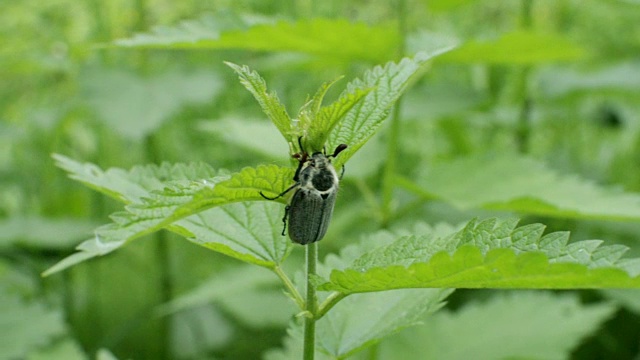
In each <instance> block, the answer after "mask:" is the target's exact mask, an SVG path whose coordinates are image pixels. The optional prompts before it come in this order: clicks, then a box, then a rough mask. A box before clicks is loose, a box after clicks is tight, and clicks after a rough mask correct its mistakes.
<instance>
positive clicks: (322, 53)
mask: <svg viewBox="0 0 640 360" xmlns="http://www.w3.org/2000/svg"><path fill="white" fill-rule="evenodd" d="M224 15H225V16H226V17H229V18H231V19H232V21H228V20H226V19H225V16H215V17H204V18H201V19H197V20H190V21H184V22H182V23H180V24H178V25H176V26H174V27H158V28H154V29H153V30H152V31H151V33H148V34H137V35H134V36H133V37H131V38H129V39H121V40H117V41H115V42H114V44H115V45H116V46H125V47H139V48H165V49H244V50H253V51H274V52H275V51H280V52H283V51H287V52H296V53H304V54H311V55H313V56H317V57H322V58H324V59H332V60H333V59H335V60H340V61H349V62H352V61H354V60H363V61H370V62H374V63H379V62H382V61H385V60H387V59H388V58H389V54H394V53H396V51H397V44H398V41H399V35H398V31H397V28H396V27H395V26H391V25H379V26H371V25H368V24H365V23H362V22H355V23H354V22H350V21H348V20H346V19H322V18H314V19H303V20H298V21H295V22H290V21H276V19H265V18H258V19H257V18H256V17H255V16H254V17H249V16H242V15H235V14H230V15H229V14H224ZM344 34H348V36H345V35H344ZM371 39H375V41H371ZM362 44H367V46H362ZM325 63H326V62H325ZM325 66H326V65H325Z"/></svg>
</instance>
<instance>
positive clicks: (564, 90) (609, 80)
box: [538, 61, 640, 98]
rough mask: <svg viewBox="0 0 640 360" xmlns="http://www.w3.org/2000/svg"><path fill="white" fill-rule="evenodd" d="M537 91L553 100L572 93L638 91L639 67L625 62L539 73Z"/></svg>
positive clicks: (554, 69)
mask: <svg viewBox="0 0 640 360" xmlns="http://www.w3.org/2000/svg"><path fill="white" fill-rule="evenodd" d="M538 78H539V80H538V81H539V85H538V89H539V91H540V93H541V94H542V95H545V96H548V97H551V98H555V97H561V96H567V95H571V94H575V93H588V94H593V93H595V92H604V91H607V92H613V93H617V92H627V93H631V94H634V95H635V94H637V93H638V91H640V66H638V63H637V62H632V61H625V62H621V63H614V64H610V65H608V66H602V67H598V68H595V69H594V68H591V67H589V68H587V69H582V68H579V69H576V68H575V66H572V67H568V66H564V67H560V66H556V67H550V68H545V69H541V71H540V74H539V75H538Z"/></svg>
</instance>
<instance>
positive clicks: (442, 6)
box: [423, 0, 478, 11]
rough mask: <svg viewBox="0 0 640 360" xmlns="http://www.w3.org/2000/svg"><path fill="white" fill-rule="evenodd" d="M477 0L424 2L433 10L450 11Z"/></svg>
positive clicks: (433, 0)
mask: <svg viewBox="0 0 640 360" xmlns="http://www.w3.org/2000/svg"><path fill="white" fill-rule="evenodd" d="M476 1H478V0H425V1H423V2H424V3H426V4H427V7H428V8H429V10H431V11H449V10H453V9H455V8H457V7H460V6H464V5H468V4H470V3H473V2H476Z"/></svg>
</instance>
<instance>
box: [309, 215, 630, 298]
mask: <svg viewBox="0 0 640 360" xmlns="http://www.w3.org/2000/svg"><path fill="white" fill-rule="evenodd" d="M516 223H517V222H516V221H515V220H506V221H498V220H496V219H489V220H484V221H476V220H473V221H471V222H469V223H468V224H467V225H466V226H465V227H464V228H463V229H462V230H460V231H458V232H455V233H452V234H450V235H448V236H433V235H432V234H429V233H426V234H423V235H412V236H404V237H400V238H398V239H397V240H396V241H394V242H393V243H392V244H390V245H386V246H382V247H380V248H377V249H376V250H373V251H371V252H369V253H367V254H365V255H363V256H361V257H360V258H358V259H356V260H355V261H353V263H352V264H351V265H350V266H349V267H348V268H346V269H343V270H334V271H332V273H331V275H330V278H329V279H330V280H329V281H327V282H325V283H323V284H320V286H319V287H318V289H319V290H334V291H339V292H341V293H344V294H352V293H359V292H371V291H383V290H389V289H402V288H451V287H453V288H507V289H514V288H537V289H541V288H554V289H569V288H638V287H640V276H638V275H640V259H621V257H622V255H623V254H624V252H625V251H626V250H627V248H626V247H624V246H620V245H611V246H601V243H602V241H599V240H584V241H579V242H575V243H571V244H567V241H568V238H569V236H568V233H566V232H556V233H550V234H547V235H545V236H542V233H543V230H544V226H543V225H541V224H533V225H526V226H522V227H519V228H515V225H516Z"/></svg>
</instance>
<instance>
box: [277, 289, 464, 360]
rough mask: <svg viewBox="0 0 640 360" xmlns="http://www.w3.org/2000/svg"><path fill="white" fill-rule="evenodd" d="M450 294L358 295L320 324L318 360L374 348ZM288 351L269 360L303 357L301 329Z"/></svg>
mask: <svg viewBox="0 0 640 360" xmlns="http://www.w3.org/2000/svg"><path fill="white" fill-rule="evenodd" d="M450 293H451V290H446V289H405V290H394V291H387V292H382V293H379V294H375V295H371V294H359V295H354V296H351V297H349V298H346V299H345V300H343V301H341V302H340V303H339V304H338V305H336V307H335V308H334V309H333V310H332V311H331V312H330V313H328V314H327V316H326V317H324V318H322V319H321V320H320V321H318V325H317V326H318V328H317V330H316V331H317V332H318V346H319V349H318V351H317V353H316V355H317V358H319V359H324V358H325V356H326V358H328V359H345V358H348V357H350V356H351V355H353V354H355V353H356V352H358V351H360V350H362V349H364V348H367V347H369V346H372V345H375V344H376V343H378V342H379V341H381V340H382V339H383V338H385V337H387V336H389V335H391V334H394V333H396V332H398V331H400V330H401V329H403V328H406V327H409V326H415V325H417V324H419V323H420V321H419V319H421V318H424V317H425V316H427V315H429V314H431V313H433V312H436V311H437V310H438V309H440V308H441V307H442V306H443V305H444V303H443V301H444V299H445V298H446V297H447V296H448V295H449V294H450ZM290 335H291V338H290V341H289V342H288V343H287V346H286V349H283V350H278V351H272V352H270V353H269V355H268V356H267V359H270V360H276V359H299V358H300V356H301V353H302V328H301V327H300V326H297V325H294V326H293V327H292V328H291V329H290Z"/></svg>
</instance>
